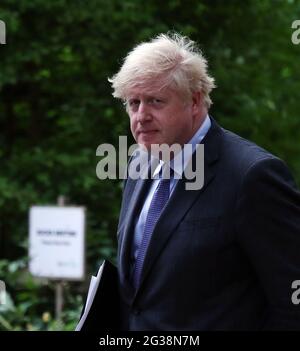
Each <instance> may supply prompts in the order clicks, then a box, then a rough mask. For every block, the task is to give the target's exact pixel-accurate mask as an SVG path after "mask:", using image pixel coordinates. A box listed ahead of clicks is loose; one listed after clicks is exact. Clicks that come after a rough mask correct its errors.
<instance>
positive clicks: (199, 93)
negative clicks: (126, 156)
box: [110, 34, 300, 330]
mask: <svg viewBox="0 0 300 351" xmlns="http://www.w3.org/2000/svg"><path fill="white" fill-rule="evenodd" d="M110 81H111V82H112V86H113V88H114V96H115V97H117V98H120V99H122V100H123V101H124V102H125V103H126V109H127V112H128V114H129V117H130V126H131V131H132V134H133V136H134V138H135V140H136V141H137V143H139V144H140V145H142V146H143V147H145V148H146V149H147V150H148V151H149V152H151V146H153V145H154V144H158V145H162V144H167V145H169V146H171V145H173V144H180V145H181V146H182V147H183V150H184V148H186V146H184V145H185V144H188V145H192V146H193V149H192V150H193V151H194V152H191V153H190V155H189V154H188V153H185V159H184V160H183V162H184V167H186V166H187V164H188V163H189V162H192V163H195V161H196V160H195V154H196V152H195V150H196V149H197V147H198V144H200V143H201V144H203V145H204V184H203V186H202V187H201V189H198V190H187V189H186V186H185V185H186V183H187V179H186V176H185V172H184V171H183V170H184V169H185V168H184V167H183V168H182V167H179V166H178V165H179V164H180V165H181V163H180V162H179V163H178V162H177V160H178V158H180V156H181V155H182V152H183V150H182V151H181V155H180V154H178V153H177V154H175V156H174V155H173V156H174V159H172V160H171V162H169V163H167V162H164V160H161V161H160V162H159V164H158V165H157V168H156V169H154V173H153V174H152V178H154V179H142V177H141V178H140V179H131V178H130V177H129V178H128V179H127V180H126V181H125V186H124V193H123V201H122V208H121V213H120V220H119V226H118V271H119V286H120V294H121V303H122V328H123V329H124V330H257V329H258V330H259V329H298V328H300V313H299V312H300V311H299V306H298V305H295V304H293V303H292V300H291V295H292V293H293V290H292V288H291V285H292V282H293V281H294V280H297V279H300V195H299V192H298V190H297V189H296V187H295V183H294V181H293V178H292V176H291V175H290V172H289V170H288V169H287V167H286V165H285V164H284V162H283V161H281V160H280V159H278V158H277V157H275V156H273V155H272V154H270V153H268V152H267V151H265V150H263V149H262V148H260V147H258V146H257V145H255V144H253V143H251V142H249V141H247V140H245V139H243V138H241V137H239V136H238V135H236V134H234V133H231V132H230V131H227V130H225V129H223V128H221V127H220V126H219V125H218V124H217V123H216V121H215V120H214V119H213V118H212V117H211V116H209V115H208V110H209V107H210V105H211V99H210V96H209V94H210V92H211V90H212V89H213V88H214V80H213V78H211V77H210V76H209V75H208V73H207V64H206V61H205V59H204V58H203V56H202V55H201V53H200V52H199V51H198V50H197V48H196V47H195V45H194V43H193V42H192V41H190V40H189V39H188V38H186V37H181V36H180V35H177V34H175V35H172V36H168V35H159V36H158V37H157V38H155V39H154V40H152V41H150V42H147V43H142V44H140V45H138V46H137V47H135V48H134V49H133V51H131V52H130V53H129V54H128V56H127V57H126V59H125V61H124V64H123V66H122V67H121V69H120V71H119V72H118V73H117V74H116V75H115V76H114V77H113V78H112V79H111V80H110ZM132 159H134V157H133V158H132ZM132 159H131V161H132ZM180 159H181V158H180ZM152 161H153V159H151V160H150V163H149V165H147V166H149V169H150V165H151V162H152ZM198 166H199V165H197V164H196V167H198ZM164 167H170V169H171V171H170V173H171V179H170V180H169V181H168V183H166V182H165V181H166V179H164V178H163V177H162V176H161V173H162V172H164V170H163V168H164ZM175 175H176V176H175ZM178 178H180V179H178ZM166 184H167V185H166ZM166 189H167V190H166Z"/></svg>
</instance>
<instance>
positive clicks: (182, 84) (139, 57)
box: [108, 33, 215, 108]
mask: <svg viewBox="0 0 300 351" xmlns="http://www.w3.org/2000/svg"><path fill="white" fill-rule="evenodd" d="M108 80H109V82H111V83H112V87H113V89H114V92H113V96H114V97H116V98H119V99H122V100H124V101H126V98H127V97H128V94H129V93H130V90H131V89H133V88H135V87H139V86H147V83H148V84H149V83H150V82H156V83H157V82H159V84H160V88H161V89H163V88H164V87H172V88H174V89H175V90H176V91H178V92H179V93H181V94H182V95H183V98H184V99H189V98H190V97H191V95H192V93H193V92H196V91H200V92H202V94H203V98H204V103H205V106H206V107H207V108H209V107H210V105H211V104H212V101H211V99H210V96H209V93H210V92H211V90H212V89H213V88H215V84H214V78H212V77H210V76H209V75H208V73H207V61H206V59H205V58H204V57H203V55H202V53H201V51H200V50H199V49H198V48H197V47H196V45H195V43H194V42H193V41H192V40H190V39H189V38H187V37H184V36H181V35H179V34H177V33H174V34H170V35H168V34H160V35H158V36H157V37H155V38H154V39H152V40H151V41H150V42H145V43H141V44H139V45H138V46H136V47H135V48H134V49H133V50H132V51H131V52H129V54H128V55H127V56H126V57H125V60H124V63H123V65H122V67H121V69H120V70H119V72H118V73H117V74H115V75H114V76H113V77H112V78H109V79H108Z"/></svg>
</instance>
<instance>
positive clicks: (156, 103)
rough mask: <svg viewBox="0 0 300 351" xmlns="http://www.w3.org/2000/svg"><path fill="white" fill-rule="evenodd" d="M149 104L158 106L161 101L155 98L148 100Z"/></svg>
mask: <svg viewBox="0 0 300 351" xmlns="http://www.w3.org/2000/svg"><path fill="white" fill-rule="evenodd" d="M149 103H150V104H152V105H160V104H162V103H163V101H162V100H161V99H157V98H151V99H150V100H149Z"/></svg>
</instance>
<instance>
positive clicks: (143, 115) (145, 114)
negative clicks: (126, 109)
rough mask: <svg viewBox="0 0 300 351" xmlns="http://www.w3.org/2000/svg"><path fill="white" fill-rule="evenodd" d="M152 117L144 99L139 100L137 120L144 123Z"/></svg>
mask: <svg viewBox="0 0 300 351" xmlns="http://www.w3.org/2000/svg"><path fill="white" fill-rule="evenodd" d="M151 119H152V116H151V111H150V108H149V105H148V104H147V102H145V101H141V102H140V104H139V107H138V111H137V121H138V122H140V123H144V122H147V121H150V120H151Z"/></svg>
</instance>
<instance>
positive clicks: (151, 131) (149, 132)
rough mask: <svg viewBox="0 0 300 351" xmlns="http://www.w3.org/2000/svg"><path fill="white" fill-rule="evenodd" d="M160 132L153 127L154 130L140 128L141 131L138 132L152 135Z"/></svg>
mask: <svg viewBox="0 0 300 351" xmlns="http://www.w3.org/2000/svg"><path fill="white" fill-rule="evenodd" d="M157 132H158V130H156V129H153V130H140V131H139V132H138V134H142V135H151V134H155V133H157Z"/></svg>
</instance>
